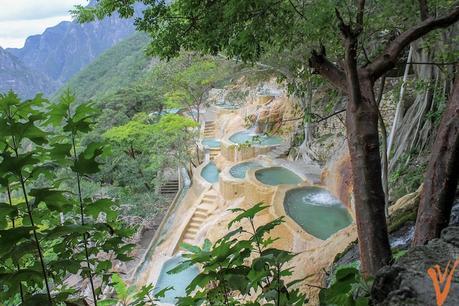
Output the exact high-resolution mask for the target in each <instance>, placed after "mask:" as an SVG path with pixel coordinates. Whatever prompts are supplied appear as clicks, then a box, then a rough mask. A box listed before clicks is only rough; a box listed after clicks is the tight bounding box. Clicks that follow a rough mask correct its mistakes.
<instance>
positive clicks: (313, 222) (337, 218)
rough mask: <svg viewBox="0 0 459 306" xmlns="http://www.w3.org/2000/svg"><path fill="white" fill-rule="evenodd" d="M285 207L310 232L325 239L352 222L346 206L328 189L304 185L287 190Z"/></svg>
mask: <svg viewBox="0 0 459 306" xmlns="http://www.w3.org/2000/svg"><path fill="white" fill-rule="evenodd" d="M284 208H285V211H286V213H287V215H289V216H290V217H291V218H292V219H293V220H295V222H296V223H298V224H299V225H300V226H301V227H302V228H303V229H304V230H305V231H306V232H308V233H309V234H311V235H313V236H315V237H317V238H319V239H322V240H325V239H327V238H328V237H330V236H331V235H333V234H334V233H336V232H337V231H339V230H340V229H343V228H345V227H346V226H348V225H349V224H351V223H352V218H351V216H350V215H349V213H348V212H347V209H346V207H344V205H343V204H342V203H341V202H340V201H339V200H338V199H336V198H335V197H334V196H333V195H332V194H331V193H330V192H329V191H328V190H326V189H324V188H320V187H314V186H309V187H302V188H297V189H293V190H290V191H288V192H287V194H286V196H285V200H284Z"/></svg>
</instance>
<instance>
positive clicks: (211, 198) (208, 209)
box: [180, 190, 217, 244]
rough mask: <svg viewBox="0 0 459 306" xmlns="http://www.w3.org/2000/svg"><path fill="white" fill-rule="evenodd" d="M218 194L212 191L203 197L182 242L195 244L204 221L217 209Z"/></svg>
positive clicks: (183, 235)
mask: <svg viewBox="0 0 459 306" xmlns="http://www.w3.org/2000/svg"><path fill="white" fill-rule="evenodd" d="M216 200H217V193H216V192H215V191H214V190H210V191H208V192H206V193H205V194H204V196H203V197H202V200H201V203H199V205H198V206H197V208H196V210H195V212H194V213H193V216H192V217H191V219H190V221H189V222H188V225H187V226H186V228H185V230H184V231H183V234H182V238H181V241H180V242H185V243H189V244H195V243H196V241H195V239H196V235H197V233H198V232H199V230H200V229H201V226H202V224H203V223H204V221H206V220H207V218H208V217H209V215H210V214H211V213H212V212H213V211H214V210H215V208H216Z"/></svg>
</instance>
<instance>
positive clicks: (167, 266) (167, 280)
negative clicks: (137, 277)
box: [154, 256, 199, 304]
mask: <svg viewBox="0 0 459 306" xmlns="http://www.w3.org/2000/svg"><path fill="white" fill-rule="evenodd" d="M182 261H183V257H182V256H176V257H173V258H171V259H169V260H168V261H166V262H165V263H164V265H163V267H162V269H161V273H160V274H159V278H158V281H157V282H156V286H155V290H154V292H155V293H156V292H159V291H160V290H162V289H165V288H168V287H174V289H173V290H169V291H167V292H166V296H165V297H164V298H160V302H161V303H170V304H175V302H177V301H176V300H175V299H176V298H177V297H183V296H186V291H185V290H186V287H187V286H188V285H189V284H190V283H191V281H192V280H193V279H194V278H195V277H196V276H197V275H198V274H199V269H198V268H197V267H195V266H192V267H189V268H188V269H186V270H184V271H182V272H180V273H177V274H168V273H167V271H170V270H171V269H173V268H175V267H176V266H177V265H178V264H179V263H180V262H182Z"/></svg>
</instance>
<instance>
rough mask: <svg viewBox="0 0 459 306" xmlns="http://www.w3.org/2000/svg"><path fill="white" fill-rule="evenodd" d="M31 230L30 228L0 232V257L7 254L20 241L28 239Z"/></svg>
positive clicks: (24, 227)
mask: <svg viewBox="0 0 459 306" xmlns="http://www.w3.org/2000/svg"><path fill="white" fill-rule="evenodd" d="M32 230H33V227H31V226H23V227H17V228H10V229H7V230H0V256H3V255H4V254H6V253H8V252H9V251H10V250H11V249H12V248H13V247H15V246H16V244H17V243H19V242H20V241H21V240H24V239H30V238H31V231H32Z"/></svg>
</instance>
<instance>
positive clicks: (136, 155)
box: [103, 113, 197, 192]
mask: <svg viewBox="0 0 459 306" xmlns="http://www.w3.org/2000/svg"><path fill="white" fill-rule="evenodd" d="M151 121H152V120H151V119H150V117H149V116H148V115H147V114H145V113H138V114H137V115H135V116H134V118H133V119H132V120H131V121H129V122H128V123H126V124H124V125H121V126H118V127H113V128H111V129H109V130H108V131H106V132H105V133H104V134H103V136H104V138H106V139H107V140H108V141H109V142H110V144H111V148H112V151H113V154H114V155H115V156H117V158H115V159H111V160H110V162H111V164H110V166H111V169H110V171H109V172H110V173H111V174H112V177H113V178H114V180H116V182H117V184H118V185H121V186H126V187H129V188H130V189H131V191H132V192H136V191H148V192H152V191H153V189H154V188H153V186H152V183H153V181H154V180H155V179H156V178H158V179H160V177H158V176H159V175H160V172H161V170H164V169H166V168H171V167H172V168H176V167H177V166H179V165H181V164H183V163H185V162H186V160H188V158H189V157H188V156H189V151H188V148H189V147H190V145H191V144H192V141H193V139H194V136H193V135H194V132H193V131H194V128H196V126H197V125H196V123H195V122H194V121H192V120H191V119H188V118H185V117H182V116H179V115H173V114H169V115H163V116H160V118H159V120H158V121H157V122H151ZM142 186H143V187H142Z"/></svg>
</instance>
